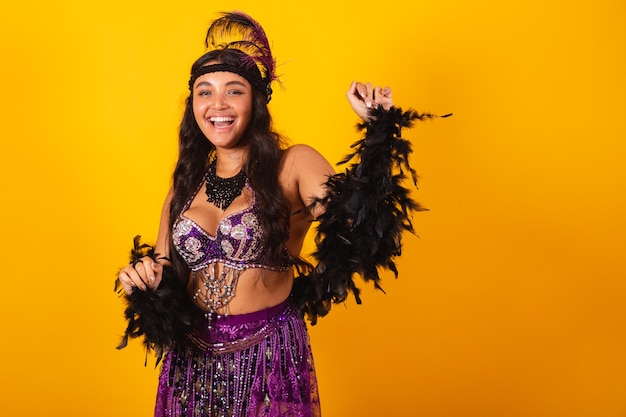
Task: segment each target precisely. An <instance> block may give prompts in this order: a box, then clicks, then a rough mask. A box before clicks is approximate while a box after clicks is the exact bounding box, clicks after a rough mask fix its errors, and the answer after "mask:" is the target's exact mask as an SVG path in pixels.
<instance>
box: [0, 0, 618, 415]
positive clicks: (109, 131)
mask: <svg viewBox="0 0 626 417" xmlns="http://www.w3.org/2000/svg"><path fill="white" fill-rule="evenodd" d="M299 3H300V2H287V1H282V0H281V1H252V0H248V1H221V0H220V1H189V0H181V1H171V2H166V1H163V2H148V1H139V2H133V1H127V0H107V1H102V0H95V1H91V2H84V1H61V2H48V1H46V2H44V1H35V2H18V1H14V0H13V1H7V2H4V3H3V5H2V6H0V39H1V41H0V42H2V48H1V51H2V65H1V69H0V71H1V76H0V91H1V94H2V100H1V103H2V104H1V105H2V109H1V112H0V114H1V116H0V117H1V118H2V119H1V123H0V135H1V138H2V150H1V151H0V153H1V157H0V159H1V160H0V170H1V173H0V174H1V178H2V190H1V192H0V196H1V198H2V210H3V211H2V214H3V216H2V217H3V225H2V231H3V238H2V243H1V245H2V247H1V254H2V260H3V264H4V274H3V278H2V280H3V291H2V296H1V297H2V300H1V302H0V320H1V321H0V325H1V327H0V328H1V329H2V343H1V347H0V356H1V358H2V359H1V361H2V362H1V363H2V365H1V370H0V385H1V387H0V414H2V415H4V416H41V415H62V416H148V415H150V413H151V411H152V406H153V400H154V391H155V386H156V378H157V374H156V371H155V370H153V369H152V366H151V365H148V367H144V366H143V361H144V356H143V353H142V350H141V348H140V346H139V345H138V343H134V344H133V346H132V347H130V348H128V349H126V350H123V351H121V352H120V351H117V350H115V349H114V347H115V345H116V344H117V342H118V340H119V335H120V333H121V331H122V329H123V326H124V323H123V320H122V305H121V302H120V300H119V299H118V298H117V297H116V296H115V295H114V293H113V291H112V290H113V278H114V276H115V274H116V270H117V269H118V267H120V266H121V265H123V264H124V263H125V262H126V253H127V251H128V249H129V248H130V244H131V239H132V237H133V236H134V234H136V233H141V234H143V235H144V236H145V238H147V239H148V240H152V239H154V237H155V235H156V227H157V221H158V215H159V210H160V205H161V201H162V199H163V196H164V194H165V191H166V189H167V187H168V185H169V180H170V174H171V170H172V166H173V163H174V160H175V156H176V140H177V139H176V131H177V125H178V122H179V120H180V115H181V109H182V101H183V99H184V97H185V94H186V87H185V86H186V82H187V76H188V75H187V74H188V71H189V67H190V65H191V63H192V61H193V60H194V59H195V58H196V57H197V56H199V55H200V54H201V53H202V41H203V39H204V31H205V29H206V27H207V23H208V22H209V21H210V20H211V19H212V18H214V17H215V16H216V13H217V12H218V11H221V10H231V9H242V10H245V11H247V12H248V13H250V14H251V15H252V16H254V17H255V18H256V19H257V20H259V21H260V22H261V23H262V24H263V25H264V27H265V29H266V30H267V32H268V35H269V37H270V38H271V40H272V42H273V45H274V52H275V54H276V56H277V58H278V61H279V63H280V64H281V65H280V67H279V72H280V73H281V74H283V77H282V80H283V82H284V86H285V89H284V90H281V89H280V88H277V89H276V90H277V91H276V94H275V96H274V100H273V102H272V104H271V107H272V111H273V114H274V116H275V122H276V127H277V128H278V129H279V130H280V131H281V132H283V133H285V134H286V135H288V136H289V138H290V139H291V140H292V142H293V143H299V142H303V143H308V144H311V145H313V146H315V147H317V148H318V149H319V150H320V151H322V152H323V153H324V154H325V155H326V156H327V157H328V159H329V160H331V161H337V160H339V159H340V158H341V156H343V155H344V154H345V152H346V151H347V150H348V146H349V144H350V143H351V142H352V141H354V140H355V139H356V138H357V137H356V136H355V133H354V130H353V125H354V124H355V122H356V119H355V116H354V115H352V114H351V110H350V109H349V106H348V104H347V102H346V100H345V98H344V92H345V90H346V89H347V87H348V85H349V83H350V81H351V80H352V79H357V80H366V81H367V80H369V81H372V82H374V83H380V84H389V85H391V86H392V87H393V88H394V95H395V101H396V103H397V104H398V105H400V106H403V107H414V108H416V109H418V110H421V111H432V112H435V113H439V114H442V113H447V112H453V113H454V117H452V118H450V119H440V120H437V121H434V122H427V123H423V124H418V125H417V126H416V127H415V128H414V129H412V130H411V131H407V132H406V137H408V138H410V139H411V140H412V141H413V143H414V148H415V154H414V157H413V159H412V162H413V165H414V167H415V168H416V169H417V171H418V172H419V174H420V176H421V184H420V191H419V192H417V193H416V197H417V198H418V200H420V201H421V202H422V203H423V204H424V205H426V206H427V207H429V208H430V211H429V212H427V213H420V214H418V215H417V216H416V218H415V223H416V229H417V231H418V234H419V238H417V237H414V236H407V237H406V239H405V249H404V255H403V257H402V259H401V261H400V268H401V276H400V278H399V279H398V280H393V278H392V277H390V276H386V278H385V283H384V287H385V289H386V291H387V295H383V294H381V293H376V292H374V291H367V292H366V293H365V294H364V299H365V304H364V305H362V306H356V305H355V304H354V303H353V302H350V303H348V304H347V306H345V307H344V306H336V307H335V308H334V310H333V312H332V314H331V315H330V316H329V317H327V318H325V319H323V320H322V321H321V322H320V324H319V325H318V326H316V327H314V328H313V329H312V330H311V337H312V343H313V349H314V354H315V357H316V362H317V369H318V376H319V382H320V391H321V396H322V406H323V411H324V414H325V416H326V417H338V416H360V417H366V416H428V417H469V416H477V417H491V416H493V417H556V416H565V417H578V416H580V417H618V416H621V417H623V416H625V415H626V280H625V278H626V274H625V272H626V266H625V261H624V258H625V257H624V248H625V246H626V245H625V236H626V221H625V216H624V214H625V211H626V196H625V193H624V191H625V188H626V187H625V181H626V168H625V166H626V149H625V148H626V144H625V143H626V142H625V140H624V139H625V138H626V122H625V120H626V117H625V116H624V111H625V110H626V105H625V100H626V99H625V97H626V81H625V80H624V75H625V74H626V53H625V41H626V19H625V18H626V3H625V2H624V1H623V0H614V1H609V0H599V1H596V2H583V1H542V0H524V1H522V0H514V1H508V2H493V1H486V0H475V1H466V2H464V1H460V0H448V1H446V0H438V1H421V0H418V1H402V2H384V1H363V2H347V4H346V3H342V2H340V1H328V0H321V1H317V2H311V3H302V4H299ZM298 4H299V5H298Z"/></svg>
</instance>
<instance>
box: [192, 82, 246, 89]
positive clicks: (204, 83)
mask: <svg viewBox="0 0 626 417" xmlns="http://www.w3.org/2000/svg"><path fill="white" fill-rule="evenodd" d="M212 85H213V84H211V83H210V82H208V81H200V82H199V83H198V85H196V89H198V88H200V87H201V86H212ZM231 85H239V86H241V87H245V86H246V85H245V84H244V83H242V82H241V81H238V80H232V81H228V82H227V83H226V86H227V87H228V86H231Z"/></svg>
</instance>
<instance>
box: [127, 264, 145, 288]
mask: <svg viewBox="0 0 626 417" xmlns="http://www.w3.org/2000/svg"><path fill="white" fill-rule="evenodd" d="M124 270H125V271H126V274H127V275H128V277H129V278H130V280H131V281H132V282H133V284H134V285H135V287H137V288H139V289H140V290H142V291H145V290H146V282H147V281H148V279H147V278H146V271H145V267H144V265H143V262H137V263H136V264H135V266H134V267H133V266H131V267H130V268H125V269H124Z"/></svg>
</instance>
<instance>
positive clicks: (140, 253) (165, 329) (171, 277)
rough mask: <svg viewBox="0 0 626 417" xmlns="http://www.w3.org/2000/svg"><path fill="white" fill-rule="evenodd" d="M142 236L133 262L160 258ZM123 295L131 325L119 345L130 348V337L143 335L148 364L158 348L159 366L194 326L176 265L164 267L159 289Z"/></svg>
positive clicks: (117, 284)
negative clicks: (169, 349) (175, 271)
mask: <svg viewBox="0 0 626 417" xmlns="http://www.w3.org/2000/svg"><path fill="white" fill-rule="evenodd" d="M140 239H141V237H140V236H136V237H135V239H134V241H133V249H131V256H130V262H131V263H136V262H137V261H139V260H140V259H141V258H143V257H144V256H149V257H150V258H152V259H153V260H154V261H156V260H157V255H156V253H155V249H154V247H153V246H151V245H148V244H145V243H144V244H141V242H140ZM115 290H116V291H118V292H119V293H122V292H123V290H121V288H120V284H119V281H118V280H116V281H115ZM123 298H124V300H125V302H126V309H125V310H124V316H125V318H126V320H127V322H128V325H127V327H126V331H125V332H124V336H122V340H121V342H120V344H119V345H118V346H117V348H118V349H123V348H124V347H126V346H127V345H128V340H129V339H134V338H142V339H143V345H144V347H145V349H146V364H147V360H148V352H150V351H154V353H155V355H156V363H155V366H156V365H158V364H159V362H160V361H161V359H162V358H163V355H164V353H165V352H166V351H167V349H168V348H169V347H170V346H171V345H172V343H174V342H175V341H177V340H180V339H181V338H182V337H183V336H184V335H185V334H186V333H187V331H189V330H190V329H191V324H192V310H191V306H192V304H191V301H190V300H189V298H188V296H187V293H186V292H185V289H184V286H183V284H182V283H181V281H180V280H179V279H178V278H177V277H176V275H175V273H174V268H172V267H171V266H164V267H163V277H162V279H161V283H160V284H159V286H158V288H156V289H152V288H147V289H146V290H145V291H141V290H139V289H137V288H135V290H134V291H133V292H132V293H131V294H125V295H124V297H123Z"/></svg>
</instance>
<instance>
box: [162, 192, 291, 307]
mask: <svg viewBox="0 0 626 417" xmlns="http://www.w3.org/2000/svg"><path fill="white" fill-rule="evenodd" d="M201 187H202V184H200V187H198V190H199V189H200V188H201ZM246 187H247V188H248V189H249V190H250V191H251V192H252V204H251V205H250V206H249V207H246V208H245V209H243V210H240V211H237V212H234V213H231V214H229V215H227V216H225V217H224V218H223V219H222V220H221V221H220V222H219V223H218V225H217V232H216V234H215V236H211V235H210V234H209V233H208V232H207V231H206V230H204V229H203V228H202V227H200V226H199V225H198V224H197V223H196V222H194V221H193V220H191V219H190V218H188V217H185V215H184V213H185V212H186V211H187V210H188V209H189V206H190V205H191V202H192V201H193V199H194V198H195V196H196V194H197V193H198V190H196V192H195V193H194V195H193V196H192V197H191V198H190V199H189V201H188V202H187V203H186V204H185V207H184V208H183V210H182V212H181V215H180V216H179V217H178V219H176V222H175V223H174V227H173V230H172V240H173V242H174V246H175V248H176V250H177V251H178V253H180V255H181V256H182V257H183V259H184V260H185V262H187V265H189V268H190V269H191V277H190V283H192V285H194V287H195V290H194V293H193V300H194V301H195V302H196V304H197V305H198V306H200V307H202V308H203V309H204V310H205V312H206V313H207V318H209V317H211V314H212V313H220V314H224V315H228V304H229V303H230V301H231V300H232V299H233V297H235V292H236V290H237V283H238V282H239V277H240V276H241V274H242V273H243V272H244V271H245V270H247V269H251V268H263V269H269V270H272V271H288V270H289V269H290V268H291V267H292V265H293V258H292V257H291V254H290V253H289V251H288V250H287V248H286V247H284V246H283V256H282V259H280V260H279V262H269V260H268V259H267V251H266V250H265V248H264V246H263V241H262V234H263V230H262V229H261V225H260V222H259V214H258V211H259V207H258V204H257V201H256V197H255V196H254V191H253V190H252V189H251V188H250V186H249V185H248V184H247V183H246ZM218 264H221V267H217V266H216V265H218Z"/></svg>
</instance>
